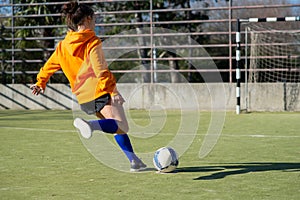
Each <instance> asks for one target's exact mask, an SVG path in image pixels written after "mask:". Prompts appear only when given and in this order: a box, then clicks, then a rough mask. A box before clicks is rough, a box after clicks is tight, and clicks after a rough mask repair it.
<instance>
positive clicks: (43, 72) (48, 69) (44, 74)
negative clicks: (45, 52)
mask: <svg viewBox="0 0 300 200" xmlns="http://www.w3.org/2000/svg"><path fill="white" fill-rule="evenodd" d="M58 49H59V48H57V49H56V50H55V51H54V53H53V54H52V55H51V56H50V58H49V59H48V61H47V62H46V63H45V65H44V66H43V67H42V68H41V69H40V71H39V73H38V75H37V83H36V85H37V86H39V87H41V88H43V89H45V88H46V84H47V82H48V80H49V78H50V77H51V76H52V74H54V73H55V72H56V71H58V70H60V69H61V66H60V64H59V56H58Z"/></svg>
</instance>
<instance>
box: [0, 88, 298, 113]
mask: <svg viewBox="0 0 300 200" xmlns="http://www.w3.org/2000/svg"><path fill="white" fill-rule="evenodd" d="M118 89H119V91H120V92H121V93H122V95H123V96H124V98H125V99H126V103H125V104H124V106H125V108H126V109H149V108H151V109H193V110H195V109H196V110H212V109H213V110H228V111H234V110H235V106H236V97H235V91H236V86H235V84H229V83H209V84H205V83H202V84H199V83H195V84H170V83H166V84H118ZM299 90H300V84H299V83H298V84H292V83H290V84H286V85H284V84H283V83H261V84H250V85H249V89H248V91H249V95H245V91H246V90H245V86H244V85H242V87H241V97H242V98H241V108H242V109H244V108H245V107H246V101H247V102H248V103H249V107H248V109H249V111H284V110H290V111H300V94H299V93H300V92H299ZM0 91H1V93H0V109H78V105H77V103H76V98H75V97H74V96H73V95H72V94H71V90H70V88H69V86H68V85H64V84H49V85H48V86H47V89H46V91H45V93H44V94H43V95H40V96H37V97H36V96H34V95H32V94H31V90H30V89H29V86H28V85H22V84H8V85H2V84H0ZM246 97H248V98H246Z"/></svg>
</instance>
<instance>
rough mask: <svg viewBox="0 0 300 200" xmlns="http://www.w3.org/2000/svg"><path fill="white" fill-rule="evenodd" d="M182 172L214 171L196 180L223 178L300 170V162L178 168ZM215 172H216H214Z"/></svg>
mask: <svg viewBox="0 0 300 200" xmlns="http://www.w3.org/2000/svg"><path fill="white" fill-rule="evenodd" d="M176 171H177V172H178V173H180V172H212V174H211V175H207V176H199V177H197V178H194V180H214V179H222V178H225V177H226V176H231V175H239V174H246V173H250V172H266V171H284V172H296V171H300V163H226V165H218V166H204V167H182V168H178V169H177V170H176ZM213 172H214V173H213Z"/></svg>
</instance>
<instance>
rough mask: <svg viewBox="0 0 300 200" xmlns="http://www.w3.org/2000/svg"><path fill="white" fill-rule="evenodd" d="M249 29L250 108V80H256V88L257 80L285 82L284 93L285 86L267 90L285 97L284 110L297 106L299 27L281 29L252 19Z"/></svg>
mask: <svg viewBox="0 0 300 200" xmlns="http://www.w3.org/2000/svg"><path fill="white" fill-rule="evenodd" d="M279 28H280V27H279ZM281 28H284V27H281ZM245 33H246V34H245V45H246V47H245V51H246V52H245V55H246V56H245V57H246V58H245V62H246V63H245V66H246V67H248V69H247V70H246V71H248V73H245V76H246V88H247V89H246V96H247V97H246V109H248V103H249V102H248V99H249V95H250V88H248V83H252V88H253V84H254V85H262V84H266V83H273V85H274V84H275V83H276V84H277V85H278V83H281V84H282V85H283V93H280V92H279V90H278V89H280V88H282V87H279V88H278V87H277V89H274V90H273V91H272V92H271V91H265V93H266V94H267V93H273V94H276V95H275V96H276V98H279V99H273V101H278V102H279V101H282V100H283V104H284V105H283V110H285V111H293V110H295V108H296V106H297V105H298V103H297V102H298V101H299V97H300V31H299V29H298V30H295V29H293V30H280V29H275V28H270V27H267V26H266V24H265V23H249V24H247V26H246V29H245ZM256 83H259V84H256ZM258 98H260V99H262V98H264V97H263V96H260V97H258ZM261 102H262V101H261ZM265 107H266V105H265Z"/></svg>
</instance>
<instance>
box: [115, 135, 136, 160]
mask: <svg viewBox="0 0 300 200" xmlns="http://www.w3.org/2000/svg"><path fill="white" fill-rule="evenodd" d="M115 140H116V142H117V143H118V145H119V146H120V147H121V149H122V151H123V152H124V153H125V155H126V156H127V158H128V160H129V161H130V162H131V161H132V160H136V159H137V157H136V155H135V154H134V152H133V149H132V145H131V142H130V139H129V137H128V135H127V134H117V135H115Z"/></svg>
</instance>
